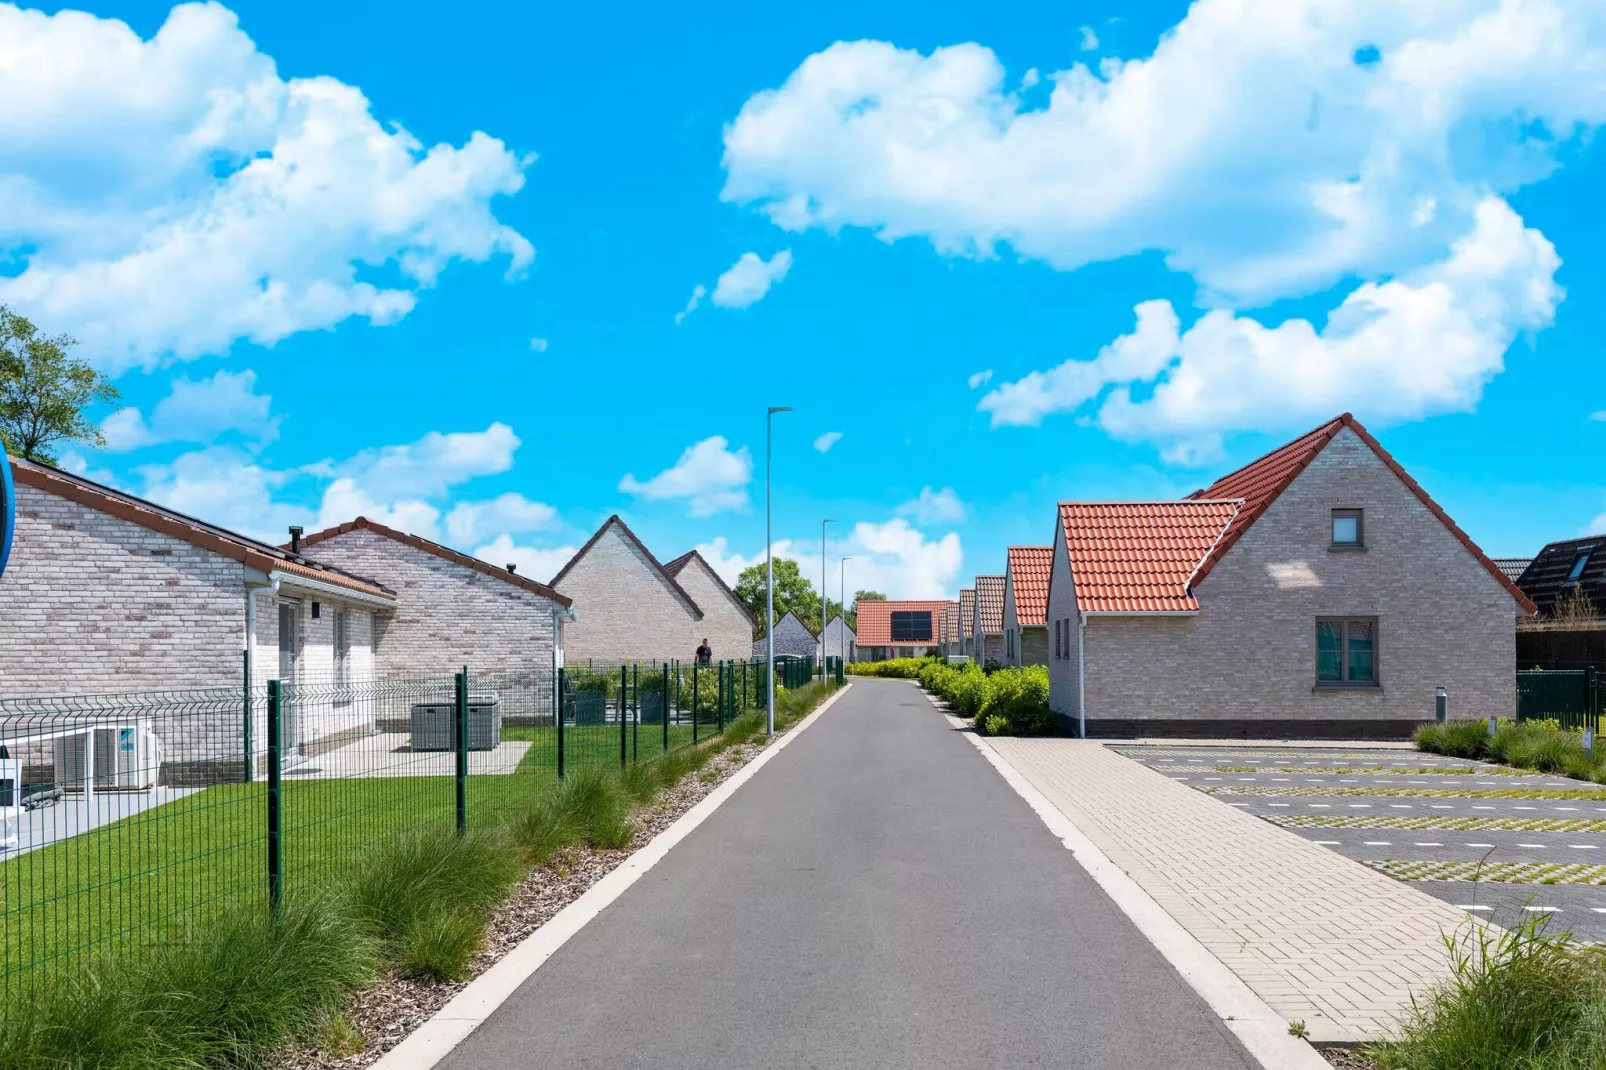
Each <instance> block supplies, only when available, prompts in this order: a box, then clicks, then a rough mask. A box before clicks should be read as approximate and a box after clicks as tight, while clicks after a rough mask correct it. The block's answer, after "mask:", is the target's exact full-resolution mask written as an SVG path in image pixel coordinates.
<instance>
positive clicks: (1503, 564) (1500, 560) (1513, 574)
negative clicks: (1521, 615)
mask: <svg viewBox="0 0 1606 1070" xmlns="http://www.w3.org/2000/svg"><path fill="white" fill-rule="evenodd" d="M1489 560H1491V561H1493V562H1494V563H1495V566H1496V567H1498V568H1499V569H1500V571H1501V572H1504V573H1505V574H1506V578H1507V579H1509V580H1511V582H1512V583H1516V584H1517V586H1518V587H1521V586H1522V584H1521V583H1518V582H1517V581H1518V579H1519V578H1520V577H1521V576H1522V574H1523V572H1524V571H1526V570H1527V568H1528V565H1529V563H1530V562H1532V561H1533V558H1531V557H1491V558H1490V559H1489ZM1523 594H1527V595H1528V597H1529V598H1532V597H1533V595H1531V594H1528V592H1527V591H1524V592H1523Z"/></svg>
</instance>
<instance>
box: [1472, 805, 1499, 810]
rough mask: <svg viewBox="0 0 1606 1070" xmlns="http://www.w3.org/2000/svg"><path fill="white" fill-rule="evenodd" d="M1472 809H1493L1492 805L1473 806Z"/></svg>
mask: <svg viewBox="0 0 1606 1070" xmlns="http://www.w3.org/2000/svg"><path fill="white" fill-rule="evenodd" d="M1473 809H1474V810H1493V809H1494V807H1492V806H1474V807H1473Z"/></svg>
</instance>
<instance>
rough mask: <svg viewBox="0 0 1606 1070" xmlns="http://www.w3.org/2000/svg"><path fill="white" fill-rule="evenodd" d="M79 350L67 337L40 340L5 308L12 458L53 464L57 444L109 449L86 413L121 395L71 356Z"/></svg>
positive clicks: (4, 388) (6, 425)
mask: <svg viewBox="0 0 1606 1070" xmlns="http://www.w3.org/2000/svg"><path fill="white" fill-rule="evenodd" d="M76 344H77V343H76V342H74V341H73V340H72V339H71V338H68V337H67V336H66V335H64V334H59V335H56V336H55V337H48V336H46V335H43V334H40V333H39V329H38V328H37V327H35V326H34V325H33V324H32V323H29V322H28V320H27V319H25V318H23V317H22V316H19V315H17V314H16V313H14V312H12V311H11V310H10V309H9V308H7V307H6V306H4V305H0V441H4V443H5V446H6V450H7V451H8V452H11V453H14V454H16V455H17V456H19V457H26V458H27V459H28V460H30V461H40V462H43V463H45V464H54V463H55V461H56V454H55V451H54V450H53V449H52V448H51V447H52V446H54V445H55V444H56V443H58V442H83V443H86V444H88V445H91V446H103V445H105V444H106V440H105V439H104V438H103V437H102V436H101V433H100V428H99V427H97V426H95V423H94V421H92V420H90V419H89V417H87V416H85V415H84V410H85V409H86V408H88V407H89V406H90V405H91V404H92V403H94V402H96V401H116V400H117V390H116V389H115V388H114V387H113V386H112V385H111V381H110V380H108V379H107V378H106V377H105V376H104V375H102V374H101V373H100V372H98V371H96V370H95V369H94V368H92V367H90V366H89V364H88V363H87V362H86V361H82V360H77V359H75V358H74V357H72V356H70V355H69V354H68V350H70V349H71V348H72V347H73V346H74V345H76Z"/></svg>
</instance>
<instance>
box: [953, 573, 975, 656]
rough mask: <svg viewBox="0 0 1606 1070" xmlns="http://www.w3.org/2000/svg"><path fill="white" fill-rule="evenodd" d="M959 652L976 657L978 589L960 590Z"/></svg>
mask: <svg viewBox="0 0 1606 1070" xmlns="http://www.w3.org/2000/svg"><path fill="white" fill-rule="evenodd" d="M957 630H958V636H959V653H961V654H963V655H965V656H966V657H968V658H971V659H972V660H974V659H975V657H976V589H975V588H974V587H965V588H962V589H961V590H960V592H959V623H958V629H957Z"/></svg>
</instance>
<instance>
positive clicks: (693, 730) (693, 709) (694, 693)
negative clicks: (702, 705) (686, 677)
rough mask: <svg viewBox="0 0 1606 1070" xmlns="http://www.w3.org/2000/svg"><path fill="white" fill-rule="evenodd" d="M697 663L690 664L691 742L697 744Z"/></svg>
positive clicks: (698, 666)
mask: <svg viewBox="0 0 1606 1070" xmlns="http://www.w3.org/2000/svg"><path fill="white" fill-rule="evenodd" d="M699 668H701V666H700V665H698V663H697V662H695V661H694V662H692V663H691V741H692V742H693V743H696V742H697V670H698V669H699Z"/></svg>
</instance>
